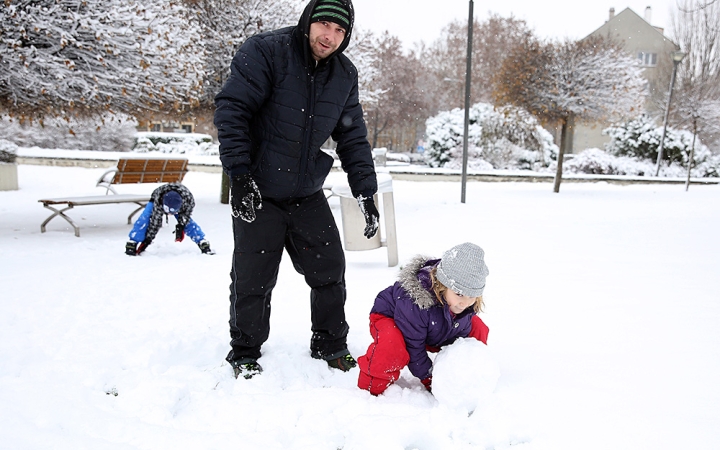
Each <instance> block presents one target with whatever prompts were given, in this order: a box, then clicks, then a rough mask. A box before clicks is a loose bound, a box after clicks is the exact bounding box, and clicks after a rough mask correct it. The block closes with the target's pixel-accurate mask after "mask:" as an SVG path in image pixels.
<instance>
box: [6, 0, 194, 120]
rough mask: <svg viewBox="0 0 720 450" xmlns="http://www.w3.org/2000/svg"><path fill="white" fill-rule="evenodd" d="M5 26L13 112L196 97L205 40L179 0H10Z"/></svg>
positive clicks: (177, 106) (173, 102)
mask: <svg viewBox="0 0 720 450" xmlns="http://www.w3.org/2000/svg"><path fill="white" fill-rule="evenodd" d="M0 26H2V28H3V35H2V41H1V42H0V99H2V101H3V104H4V105H7V106H6V108H7V109H8V110H9V112H12V113H15V114H21V115H30V116H33V115H43V114H47V113H50V114H53V115H67V114H68V113H71V114H73V115H82V114H84V113H86V112H92V113H96V111H97V110H114V111H121V112H126V113H133V112H135V111H136V110H137V109H138V108H139V107H142V108H146V109H149V110H157V111H163V110H168V109H173V110H175V111H178V110H182V109H184V108H186V107H188V106H190V105H192V104H193V103H194V102H196V101H197V97H198V93H199V89H200V87H201V82H202V76H203V65H202V57H203V49H202V43H201V41H200V40H199V33H198V32H197V29H196V27H195V25H193V23H190V22H188V21H187V20H186V19H184V6H182V5H181V4H179V3H178V2H176V1H172V0H144V1H142V2H140V1H122V2H121V1H107V0H62V1H61V0H39V1H38V0H33V1H29V0H22V1H12V2H10V3H9V4H8V5H7V6H5V7H4V8H3V9H2V10H0Z"/></svg>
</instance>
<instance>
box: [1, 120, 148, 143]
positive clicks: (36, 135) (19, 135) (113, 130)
mask: <svg viewBox="0 0 720 450" xmlns="http://www.w3.org/2000/svg"><path fill="white" fill-rule="evenodd" d="M137 124H138V123H137V121H136V120H135V118H134V117H131V116H128V115H126V114H124V113H114V114H113V113H109V112H103V113H101V114H96V115H88V116H79V117H75V116H65V117H46V118H45V119H44V120H42V121H39V120H27V119H24V118H22V117H10V116H8V115H6V114H0V139H6V140H8V141H10V142H13V143H15V144H17V145H19V146H21V147H40V148H51V149H55V148H61V149H79V150H96V151H114V152H127V151H130V150H131V149H132V147H133V140H134V139H135V132H136V126H137Z"/></svg>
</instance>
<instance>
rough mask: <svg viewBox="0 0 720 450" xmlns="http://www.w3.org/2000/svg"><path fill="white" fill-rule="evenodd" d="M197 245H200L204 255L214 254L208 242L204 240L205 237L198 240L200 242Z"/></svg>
mask: <svg viewBox="0 0 720 450" xmlns="http://www.w3.org/2000/svg"><path fill="white" fill-rule="evenodd" d="M198 247H200V251H201V252H203V254H205V255H214V254H215V252H214V251H212V249H210V243H209V242H208V241H206V240H205V239H203V240H202V241H200V243H199V244H198Z"/></svg>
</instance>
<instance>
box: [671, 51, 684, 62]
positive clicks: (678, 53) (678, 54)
mask: <svg viewBox="0 0 720 450" xmlns="http://www.w3.org/2000/svg"><path fill="white" fill-rule="evenodd" d="M670 56H672V59H673V62H674V63H675V64H678V63H679V62H680V61H682V60H683V58H684V57H685V52H681V51H679V50H678V51H675V52H672V53H671V54H670Z"/></svg>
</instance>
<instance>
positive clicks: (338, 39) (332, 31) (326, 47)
mask: <svg viewBox="0 0 720 450" xmlns="http://www.w3.org/2000/svg"><path fill="white" fill-rule="evenodd" d="M309 39H310V49H311V50H312V54H313V58H314V59H315V61H320V60H321V59H324V58H327V57H328V56H330V55H331V54H332V53H333V52H334V51H335V50H337V48H338V47H339V46H340V44H342V41H343V39H345V28H343V27H341V26H340V25H338V24H336V23H334V22H327V21H321V22H313V23H311V24H310V38H309Z"/></svg>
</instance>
